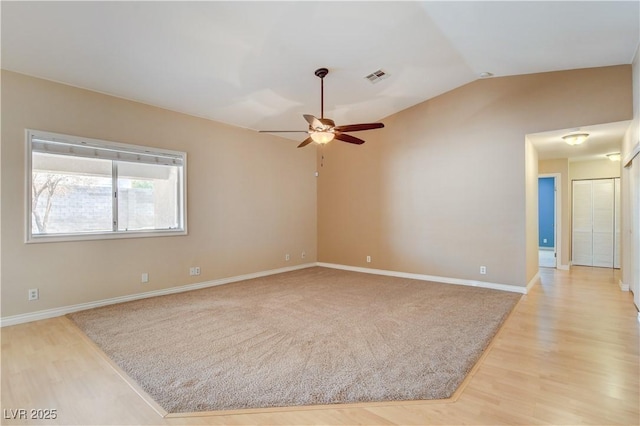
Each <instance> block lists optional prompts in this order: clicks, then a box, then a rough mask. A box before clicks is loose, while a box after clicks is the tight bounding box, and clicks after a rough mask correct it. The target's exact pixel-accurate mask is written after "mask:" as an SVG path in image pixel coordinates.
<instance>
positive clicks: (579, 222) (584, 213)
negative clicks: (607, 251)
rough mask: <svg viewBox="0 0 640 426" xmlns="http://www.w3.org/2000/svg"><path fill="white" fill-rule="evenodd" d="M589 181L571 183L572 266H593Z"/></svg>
mask: <svg viewBox="0 0 640 426" xmlns="http://www.w3.org/2000/svg"><path fill="white" fill-rule="evenodd" d="M591 187H592V183H591V181H590V180H575V181H573V208H572V211H573V221H572V225H573V233H572V238H571V247H572V256H571V258H572V259H571V262H572V263H573V264H574V265H583V266H592V265H593V196H592V190H591Z"/></svg>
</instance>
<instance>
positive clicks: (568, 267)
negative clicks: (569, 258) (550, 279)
mask: <svg viewBox="0 0 640 426" xmlns="http://www.w3.org/2000/svg"><path fill="white" fill-rule="evenodd" d="M557 268H558V269H561V270H563V271H569V270H570V269H571V265H563V264H559V265H558V266H557Z"/></svg>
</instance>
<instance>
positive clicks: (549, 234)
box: [538, 173, 560, 268]
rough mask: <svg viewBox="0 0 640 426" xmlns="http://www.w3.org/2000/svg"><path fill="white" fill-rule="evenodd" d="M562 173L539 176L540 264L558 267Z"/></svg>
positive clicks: (547, 266)
mask: <svg viewBox="0 0 640 426" xmlns="http://www.w3.org/2000/svg"><path fill="white" fill-rule="evenodd" d="M559 183H560V174H559V173H551V174H542V175H539V176H538V265H539V266H541V267H545V268H557V267H558V257H559V255H558V253H559V247H560V241H559V239H560V232H559V227H560V222H559V218H560V214H559V210H560V204H559V200H560V198H559V187H560V184H559Z"/></svg>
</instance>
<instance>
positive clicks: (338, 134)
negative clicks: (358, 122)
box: [335, 132, 364, 145]
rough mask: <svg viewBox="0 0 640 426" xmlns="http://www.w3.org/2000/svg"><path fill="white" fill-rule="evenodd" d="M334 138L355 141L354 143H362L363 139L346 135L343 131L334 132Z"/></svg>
mask: <svg viewBox="0 0 640 426" xmlns="http://www.w3.org/2000/svg"><path fill="white" fill-rule="evenodd" d="M335 138H336V139H338V140H340V141H342V142H349V143H355V144H356V145H362V144H363V143H364V141H363V140H362V139H358V138H356V137H355V136H351V135H347V134H345V133H338V132H336V133H335Z"/></svg>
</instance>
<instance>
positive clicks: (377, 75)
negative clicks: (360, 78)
mask: <svg viewBox="0 0 640 426" xmlns="http://www.w3.org/2000/svg"><path fill="white" fill-rule="evenodd" d="M387 77H389V74H387V73H386V72H384V71H382V70H378V71H374V72H372V73H371V74H369V75H368V76H366V77H365V78H366V79H367V80H369V81H370V82H371V83H377V82H379V81H380V80H384V79H385V78H387Z"/></svg>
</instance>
